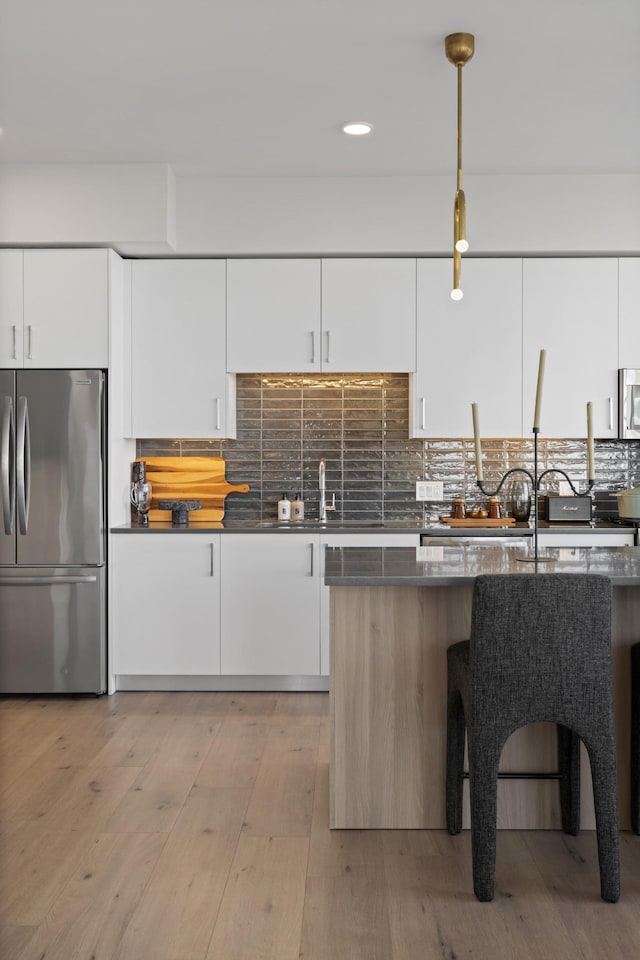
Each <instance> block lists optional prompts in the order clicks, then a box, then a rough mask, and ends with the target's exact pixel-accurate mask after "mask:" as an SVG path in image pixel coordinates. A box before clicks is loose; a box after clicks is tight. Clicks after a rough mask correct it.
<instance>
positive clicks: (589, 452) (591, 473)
mask: <svg viewBox="0 0 640 960" xmlns="http://www.w3.org/2000/svg"><path fill="white" fill-rule="evenodd" d="M587 463H588V471H587V479H588V480H593V479H594V478H595V475H596V474H595V464H594V459H593V409H592V405H591V401H589V402H588V404H587Z"/></svg>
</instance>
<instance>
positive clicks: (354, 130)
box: [341, 120, 373, 137]
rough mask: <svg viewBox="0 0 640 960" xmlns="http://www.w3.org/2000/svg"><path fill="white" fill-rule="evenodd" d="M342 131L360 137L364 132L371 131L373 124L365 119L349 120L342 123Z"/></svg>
mask: <svg viewBox="0 0 640 960" xmlns="http://www.w3.org/2000/svg"><path fill="white" fill-rule="evenodd" d="M341 129H342V132H343V133H348V134H349V135H350V136H352V137H362V136H363V135H364V134H365V133H371V131H372V130H373V124H372V123H368V122H367V121H366V120H349V122H348V123H343V124H342V127H341Z"/></svg>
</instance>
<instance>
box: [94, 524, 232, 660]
mask: <svg viewBox="0 0 640 960" xmlns="http://www.w3.org/2000/svg"><path fill="white" fill-rule="evenodd" d="M111 544H112V546H111V580H112V603H111V621H112V637H113V649H112V655H111V661H112V670H111V672H112V673H113V674H115V675H116V677H117V676H130V675H133V676H140V675H144V676H154V675H158V676H161V675H165V676H166V675H175V676H181V675H182V676H184V675H189V676H197V675H211V674H219V673H220V534H219V533H215V534H192V533H185V534H181V533H166V534H165V533H149V534H146V533H140V534H137V533H136V534H130V535H125V534H123V535H122V536H113V537H112V538H111Z"/></svg>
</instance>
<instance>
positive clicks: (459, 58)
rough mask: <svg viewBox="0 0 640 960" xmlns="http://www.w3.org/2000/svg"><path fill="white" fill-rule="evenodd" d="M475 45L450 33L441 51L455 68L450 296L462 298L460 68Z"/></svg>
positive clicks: (464, 214)
mask: <svg viewBox="0 0 640 960" xmlns="http://www.w3.org/2000/svg"><path fill="white" fill-rule="evenodd" d="M474 47H475V37H474V36H473V34H472V33H450V34H449V36H448V37H445V39H444V52H445V53H446V55H447V60H449V61H450V62H451V63H452V64H453V65H454V67H455V68H456V70H457V71H458V163H457V181H456V199H455V203H454V205H453V289H452V291H451V299H452V300H462V297H463V293H462V289H461V287H460V264H461V260H462V257H461V255H462V254H463V253H465V252H466V251H467V250H468V249H469V244H468V242H467V205H466V200H465V196H464V190H463V189H462V68H463V67H464V65H465V63H467V62H468V61H469V60H471V57H472V56H473V52H474Z"/></svg>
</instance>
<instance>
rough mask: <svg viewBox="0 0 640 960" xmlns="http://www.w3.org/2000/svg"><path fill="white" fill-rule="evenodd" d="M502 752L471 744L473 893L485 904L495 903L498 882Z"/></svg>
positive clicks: (491, 744)
mask: <svg viewBox="0 0 640 960" xmlns="http://www.w3.org/2000/svg"><path fill="white" fill-rule="evenodd" d="M500 753H501V748H500V747H496V746H495V744H494V743H489V744H487V743H486V742H483V738H482V737H480V739H479V741H476V740H475V738H474V741H473V742H472V741H471V737H470V742H469V794H470V799H471V852H472V863H473V890H474V893H475V895H476V897H477V898H478V900H481V901H483V902H485V901H488V900H493V897H494V894H495V878H496V817H497V807H498V766H499V763H500Z"/></svg>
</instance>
